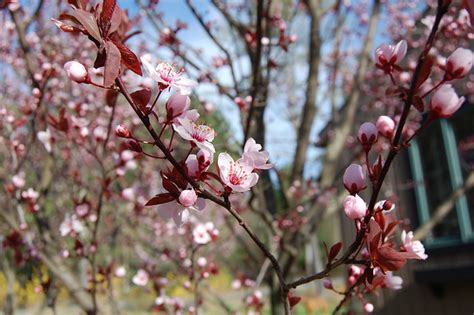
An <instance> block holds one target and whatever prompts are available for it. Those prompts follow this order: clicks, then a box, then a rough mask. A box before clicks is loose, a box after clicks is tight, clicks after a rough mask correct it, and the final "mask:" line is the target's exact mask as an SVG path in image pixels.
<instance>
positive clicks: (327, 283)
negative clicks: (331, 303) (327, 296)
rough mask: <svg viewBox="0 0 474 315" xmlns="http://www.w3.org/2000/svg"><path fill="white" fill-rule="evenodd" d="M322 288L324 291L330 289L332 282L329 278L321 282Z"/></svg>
mask: <svg viewBox="0 0 474 315" xmlns="http://www.w3.org/2000/svg"><path fill="white" fill-rule="evenodd" d="M323 286H324V287H325V288H326V289H329V290H330V289H332V288H333V286H332V280H331V279H330V278H324V280H323Z"/></svg>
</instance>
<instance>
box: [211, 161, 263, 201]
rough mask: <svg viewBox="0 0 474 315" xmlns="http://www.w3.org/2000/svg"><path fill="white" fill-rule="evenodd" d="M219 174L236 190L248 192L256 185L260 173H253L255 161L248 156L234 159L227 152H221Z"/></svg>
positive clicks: (223, 180)
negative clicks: (247, 157)
mask: <svg viewBox="0 0 474 315" xmlns="http://www.w3.org/2000/svg"><path fill="white" fill-rule="evenodd" d="M217 165H218V167H219V175H220V177H221V180H222V182H223V183H224V184H226V185H227V186H228V187H230V188H231V189H232V190H233V191H236V192H246V191H249V190H250V188H252V187H253V186H255V185H256V184H257V181H258V175H257V174H256V173H253V162H252V161H249V160H248V159H246V158H241V159H239V160H237V161H234V160H233V159H232V157H231V156H230V155H229V154H227V153H221V154H219V158H218V160H217Z"/></svg>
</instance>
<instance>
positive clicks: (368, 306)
mask: <svg viewBox="0 0 474 315" xmlns="http://www.w3.org/2000/svg"><path fill="white" fill-rule="evenodd" d="M364 311H366V312H367V313H372V312H373V311H374V305H373V304H371V303H365V305H364Z"/></svg>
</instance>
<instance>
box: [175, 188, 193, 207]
mask: <svg viewBox="0 0 474 315" xmlns="http://www.w3.org/2000/svg"><path fill="white" fill-rule="evenodd" d="M197 198H198V197H197V195H196V192H195V191H194V189H192V188H191V189H186V190H183V191H182V192H181V194H180V195H179V199H178V200H179V203H180V204H182V205H183V206H185V207H191V206H193V205H194V204H195V203H196V200H197Z"/></svg>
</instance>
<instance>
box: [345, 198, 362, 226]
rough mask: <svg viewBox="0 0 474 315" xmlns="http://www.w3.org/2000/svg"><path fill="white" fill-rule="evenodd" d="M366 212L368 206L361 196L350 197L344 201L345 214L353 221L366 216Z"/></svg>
mask: <svg viewBox="0 0 474 315" xmlns="http://www.w3.org/2000/svg"><path fill="white" fill-rule="evenodd" d="M366 211H367V205H366V204H365V201H364V200H363V199H362V198H361V197H359V195H357V194H356V195H355V196H352V195H349V196H347V197H346V199H345V200H344V212H345V213H346V215H347V216H348V217H349V218H351V219H353V220H356V219H360V218H362V217H363V216H364V215H365V213H366Z"/></svg>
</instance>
